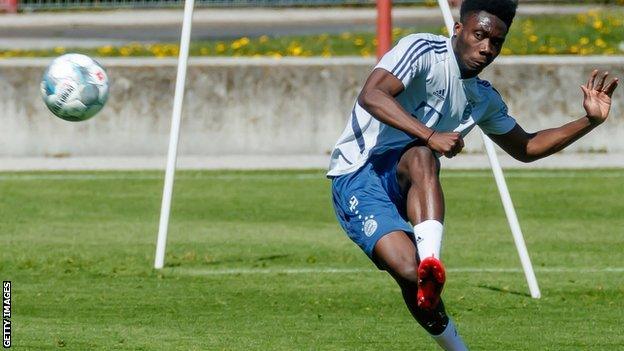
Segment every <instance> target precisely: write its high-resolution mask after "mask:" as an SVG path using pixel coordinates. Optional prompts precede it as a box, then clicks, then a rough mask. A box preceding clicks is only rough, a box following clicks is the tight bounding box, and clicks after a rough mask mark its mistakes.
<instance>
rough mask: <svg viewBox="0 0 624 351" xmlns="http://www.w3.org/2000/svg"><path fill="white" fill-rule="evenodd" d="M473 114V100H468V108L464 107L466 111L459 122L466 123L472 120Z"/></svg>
mask: <svg viewBox="0 0 624 351" xmlns="http://www.w3.org/2000/svg"><path fill="white" fill-rule="evenodd" d="M471 114H472V102H471V101H468V103H467V104H466V108H464V113H463V114H462V118H461V119H460V120H459V123H462V124H463V123H466V122H468V120H470V115H471Z"/></svg>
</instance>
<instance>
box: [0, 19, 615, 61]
mask: <svg viewBox="0 0 624 351" xmlns="http://www.w3.org/2000/svg"><path fill="white" fill-rule="evenodd" d="M623 17H624V11H623V10H621V9H617V8H616V9H615V10H614V9H609V10H608V11H589V12H587V13H581V14H578V15H548V16H546V15H543V16H530V17H518V18H517V19H516V20H515V22H514V24H513V26H512V27H511V30H510V32H509V35H508V39H507V42H506V43H505V46H504V48H503V51H502V54H503V55H562V54H565V55H615V54H622V53H623V51H624V46H623V45H624V44H622V43H623V42H622V38H623V37H624V20H622V18H623ZM418 32H431V33H436V34H445V35H446V33H445V30H443V28H442V27H441V26H434V27H431V26H417V27H409V28H395V29H394V31H393V37H394V40H395V41H396V40H398V39H400V38H402V37H403V36H405V35H408V34H411V33H418ZM375 40H376V39H375V34H374V33H371V32H345V33H340V34H320V35H298V36H281V37H273V38H271V37H268V36H262V37H258V38H246V37H243V38H238V39H236V40H224V41H217V40H212V41H193V42H192V43H191V47H190V55H192V56H225V57H232V56H234V57H236V56H248V57H249V56H251V57H256V56H268V57H276V58H279V57H283V56H304V57H305V56H325V57H331V56H365V57H368V56H371V57H372V56H374V55H375V53H376V42H375ZM65 52H79V53H83V54H86V55H90V56H98V57H109V56H112V57H119V56H121V57H127V56H155V57H176V56H177V55H178V54H179V46H178V43H157V44H140V43H132V44H128V45H125V46H102V47H99V48H93V49H84V48H65V47H57V48H55V49H53V50H0V58H3V57H35V56H38V57H53V56H58V55H60V54H63V53H65Z"/></svg>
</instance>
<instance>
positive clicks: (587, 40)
mask: <svg viewBox="0 0 624 351" xmlns="http://www.w3.org/2000/svg"><path fill="white" fill-rule="evenodd" d="M579 44H581V45H587V44H589V38H588V37H582V38H581V39H579Z"/></svg>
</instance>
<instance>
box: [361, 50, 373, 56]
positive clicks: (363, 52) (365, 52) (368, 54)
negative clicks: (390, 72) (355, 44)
mask: <svg viewBox="0 0 624 351" xmlns="http://www.w3.org/2000/svg"><path fill="white" fill-rule="evenodd" d="M360 55H362V56H363V57H368V56H370V55H371V53H370V50H368V49H367V48H364V49H362V50H360Z"/></svg>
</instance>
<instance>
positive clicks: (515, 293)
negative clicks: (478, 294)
mask: <svg viewBox="0 0 624 351" xmlns="http://www.w3.org/2000/svg"><path fill="white" fill-rule="evenodd" d="M477 287H479V288H481V289H487V290H491V291H496V292H500V293H505V294H513V295H518V296H526V297H531V295H530V294H527V293H524V292H520V291H513V290H509V289H505V288H499V287H497V286H491V285H485V284H481V285H477Z"/></svg>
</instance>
